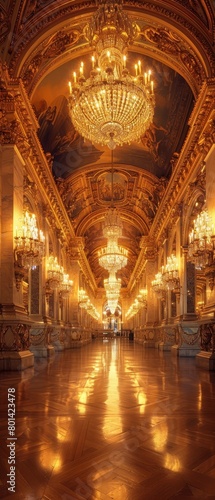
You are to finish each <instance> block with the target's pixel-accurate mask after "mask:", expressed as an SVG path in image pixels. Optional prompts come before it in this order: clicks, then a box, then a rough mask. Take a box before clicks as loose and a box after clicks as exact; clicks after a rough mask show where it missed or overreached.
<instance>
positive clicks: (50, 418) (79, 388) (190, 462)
mask: <svg viewBox="0 0 215 500" xmlns="http://www.w3.org/2000/svg"><path fill="white" fill-rule="evenodd" d="M8 388H15V406H16V413H15V425H16V430H15V437H16V438H17V440H16V442H15V448H16V450H15V462H16V465H15V467H16V470H15V473H16V479H15V482H16V492H15V493H11V492H10V491H8V490H7V488H8V486H7V485H6V481H7V474H8V472H9V467H10V466H9V465H8V456H9V453H10V448H9V447H8V446H7V443H8V441H7V437H8V425H7V424H8V401H7V396H8ZM0 394H1V402H2V403H3V404H2V403H1V441H2V443H3V445H2V446H1V448H2V453H1V458H0V464H1V467H0V470H1V472H0V498H4V499H5V500H6V499H9V498H13V499H14V500H39V499H43V500H48V499H49V500H72V499H93V500H94V499H101V500H105V499H106V500H110V499H117V500H131V499H132V500H143V499H146V500H157V499H159V500H167V499H175V498H178V497H179V498H182V499H183V500H184V499H186V498H190V497H194V498H199V499H201V500H203V499H206V498H207V499H209V498H211V499H215V421H214V406H215V373H210V372H207V371H201V370H199V369H198V368H197V367H196V365H195V360H194V359H193V358H187V359H185V358H180V359H178V358H172V357H171V355H170V354H169V353H162V352H161V351H158V350H155V349H144V347H142V346H140V345H137V344H135V343H133V342H129V340H127V339H123V338H122V339H119V338H115V339H112V340H109V341H101V340H94V341H93V342H92V343H91V344H88V345H87V346H85V347H84V348H83V349H74V350H68V351H64V352H61V353H56V354H55V356H54V358H53V359H51V360H50V361H48V362H47V360H46V359H35V366H34V368H29V369H27V370H26V371H24V372H22V373H21V372H20V373H18V372H9V373H1V389H0ZM9 442H10V441H9Z"/></svg>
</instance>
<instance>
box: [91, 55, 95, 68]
mask: <svg viewBox="0 0 215 500" xmlns="http://www.w3.org/2000/svg"><path fill="white" fill-rule="evenodd" d="M91 61H92V69H94V67H95V57H94V56H92V58H91Z"/></svg>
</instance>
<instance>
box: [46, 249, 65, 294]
mask: <svg viewBox="0 0 215 500" xmlns="http://www.w3.org/2000/svg"><path fill="white" fill-rule="evenodd" d="M63 276H64V270H63V267H61V266H60V265H59V264H58V261H57V257H54V256H53V255H50V257H49V258H48V259H47V281H46V284H47V285H48V287H49V288H50V289H51V290H57V289H58V288H60V286H61V284H62V282H63Z"/></svg>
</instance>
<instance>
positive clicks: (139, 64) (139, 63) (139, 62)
mask: <svg viewBox="0 0 215 500" xmlns="http://www.w3.org/2000/svg"><path fill="white" fill-rule="evenodd" d="M138 69H139V75H141V61H138Z"/></svg>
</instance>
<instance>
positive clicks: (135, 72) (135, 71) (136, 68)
mask: <svg viewBox="0 0 215 500" xmlns="http://www.w3.org/2000/svg"><path fill="white" fill-rule="evenodd" d="M134 67H135V75H136V76H137V64H135V65H134Z"/></svg>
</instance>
